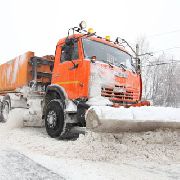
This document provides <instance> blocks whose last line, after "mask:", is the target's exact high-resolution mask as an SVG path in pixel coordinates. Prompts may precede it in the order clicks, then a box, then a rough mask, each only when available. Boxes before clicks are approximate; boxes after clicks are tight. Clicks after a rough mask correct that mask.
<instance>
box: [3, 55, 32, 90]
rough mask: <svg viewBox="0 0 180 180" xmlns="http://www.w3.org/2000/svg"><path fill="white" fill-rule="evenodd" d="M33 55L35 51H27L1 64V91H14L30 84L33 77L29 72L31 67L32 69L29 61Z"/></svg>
mask: <svg viewBox="0 0 180 180" xmlns="http://www.w3.org/2000/svg"><path fill="white" fill-rule="evenodd" d="M33 56H34V53H33V52H26V53H25V54H23V55H21V56H18V57H16V58H14V59H13V60H11V61H9V62H7V63H5V64H2V65H0V93H3V92H5V91H6V92H7V91H14V90H15V89H17V88H19V87H22V86H25V85H27V84H28V82H29V81H30V80H31V79H32V76H31V75H30V74H29V69H31V67H30V64H29V61H30V58H31V57H33Z"/></svg>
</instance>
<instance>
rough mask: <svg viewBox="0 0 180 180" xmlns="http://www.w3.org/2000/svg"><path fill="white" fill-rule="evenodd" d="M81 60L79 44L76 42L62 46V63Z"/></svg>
mask: <svg viewBox="0 0 180 180" xmlns="http://www.w3.org/2000/svg"><path fill="white" fill-rule="evenodd" d="M78 58H79V54H78V43H77V42H74V43H71V44H68V45H67V44H65V45H63V46H62V50H61V59H60V61H61V63H63V62H65V61H71V60H76V59H78Z"/></svg>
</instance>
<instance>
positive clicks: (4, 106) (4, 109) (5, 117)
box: [1, 101, 10, 122]
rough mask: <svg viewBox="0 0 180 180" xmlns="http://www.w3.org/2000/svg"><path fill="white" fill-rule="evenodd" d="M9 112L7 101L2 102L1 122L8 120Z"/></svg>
mask: <svg viewBox="0 0 180 180" xmlns="http://www.w3.org/2000/svg"><path fill="white" fill-rule="evenodd" d="M9 111H10V106H9V103H8V101H3V104H2V117H1V119H2V121H3V122H6V121H7V120H8V117H9Z"/></svg>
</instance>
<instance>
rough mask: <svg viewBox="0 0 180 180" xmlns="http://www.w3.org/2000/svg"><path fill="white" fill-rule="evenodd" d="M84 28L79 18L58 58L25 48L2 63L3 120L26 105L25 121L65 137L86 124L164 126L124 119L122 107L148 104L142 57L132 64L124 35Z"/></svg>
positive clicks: (59, 45)
mask: <svg viewBox="0 0 180 180" xmlns="http://www.w3.org/2000/svg"><path fill="white" fill-rule="evenodd" d="M84 26H85V24H84V22H81V23H80V26H79V27H74V28H71V29H69V31H68V36H67V37H65V38H62V39H60V40H59V41H58V43H57V46H56V51H55V56H52V55H50V56H44V57H36V56H34V53H33V52H27V53H25V54H24V55H22V56H19V57H17V58H15V59H13V60H12V61H9V62H7V63H5V64H2V65H0V120H1V121H6V120H7V119H8V114H9V112H10V111H11V110H12V109H15V108H23V109H24V110H23V111H22V116H23V119H24V125H26V126H43V125H45V127H46V131H47V133H48V134H49V135H50V136H51V137H62V138H63V137H67V136H68V135H69V134H70V133H72V132H74V131H76V132H77V131H78V132H80V131H84V129H86V128H87V129H89V130H92V131H100V132H103V131H105V132H117V131H120V132H121V131H128V130H131V131H133V130H135V131H136V130H144V129H150V128H156V127H161V125H162V124H161V123H159V122H158V123H153V122H150V126H147V124H148V123H147V122H142V121H140V122H139V121H138V120H136V121H131V120H128V119H127V117H126V118H121V117H120V115H121V113H122V110H123V107H126V108H128V107H132V106H135V107H137V106H138V107H139V106H144V105H149V102H147V101H141V94H142V81H141V74H140V65H139V60H138V58H137V59H136V63H134V62H133V58H132V56H131V55H130V54H129V53H128V52H127V51H126V50H125V49H124V48H123V47H122V46H121V44H120V38H117V39H116V41H115V42H113V41H110V39H109V37H106V38H103V37H100V36H97V35H96V34H95V33H94V32H93V31H92V28H90V29H89V30H88V31H86V30H85V29H84ZM70 30H72V31H73V34H72V35H69V32H70ZM75 31H76V32H78V33H77V34H74V32H75ZM136 57H138V56H136ZM135 64H136V65H135ZM124 109H125V108H124ZM107 112H109V113H110V118H111V120H110V119H107V118H106V116H105V114H107ZM113 113H114V114H113ZM117 115H118V116H117ZM117 117H120V118H117ZM163 127H164V126H163ZM168 127H170V126H169V124H168Z"/></svg>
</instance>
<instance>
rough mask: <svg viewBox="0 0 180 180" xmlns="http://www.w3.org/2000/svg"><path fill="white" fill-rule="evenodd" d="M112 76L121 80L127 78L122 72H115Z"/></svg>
mask: <svg viewBox="0 0 180 180" xmlns="http://www.w3.org/2000/svg"><path fill="white" fill-rule="evenodd" d="M114 75H115V76H117V77H121V78H127V77H128V75H127V74H126V73H123V72H115V74H114Z"/></svg>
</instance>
